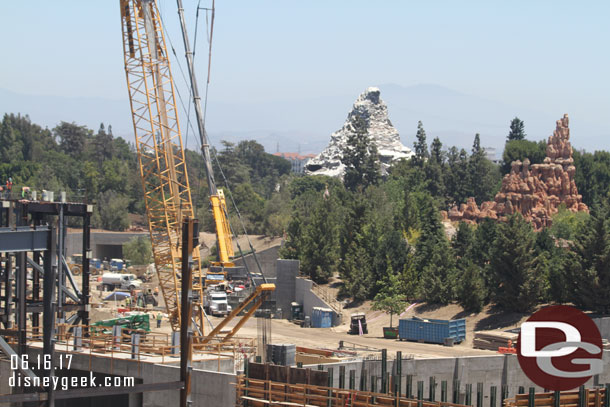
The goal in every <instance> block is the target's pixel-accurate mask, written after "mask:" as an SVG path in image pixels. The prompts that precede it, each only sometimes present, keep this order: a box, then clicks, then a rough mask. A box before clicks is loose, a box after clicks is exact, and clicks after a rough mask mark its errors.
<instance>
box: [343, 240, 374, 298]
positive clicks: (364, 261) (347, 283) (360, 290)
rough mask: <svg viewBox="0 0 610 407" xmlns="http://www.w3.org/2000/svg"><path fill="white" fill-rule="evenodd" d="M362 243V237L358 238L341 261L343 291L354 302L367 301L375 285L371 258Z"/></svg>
mask: <svg viewBox="0 0 610 407" xmlns="http://www.w3.org/2000/svg"><path fill="white" fill-rule="evenodd" d="M361 242H362V237H361V236H359V235H358V236H356V238H355V239H354V241H352V242H351V243H350V244H349V246H348V248H347V252H346V253H345V257H344V258H343V259H342V261H341V269H342V270H343V272H342V273H341V275H342V276H343V290H342V291H343V293H344V294H346V295H348V296H350V297H351V298H353V299H354V301H364V300H366V299H367V298H368V297H369V294H370V292H371V290H372V288H373V285H374V280H373V271H372V267H371V257H370V256H369V254H368V253H367V251H366V250H365V248H364V246H363V245H362V243H361Z"/></svg>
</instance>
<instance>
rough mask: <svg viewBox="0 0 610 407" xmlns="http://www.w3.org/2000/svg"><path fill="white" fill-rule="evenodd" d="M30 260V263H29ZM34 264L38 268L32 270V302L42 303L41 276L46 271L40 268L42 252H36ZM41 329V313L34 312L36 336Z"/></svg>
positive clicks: (33, 329) (33, 328)
mask: <svg viewBox="0 0 610 407" xmlns="http://www.w3.org/2000/svg"><path fill="white" fill-rule="evenodd" d="M29 260H30V259H29V258H28V263H29ZM33 263H34V264H36V266H38V268H36V267H34V268H33V269H32V301H33V302H38V301H40V274H41V273H44V270H43V269H42V267H41V266H40V252H34V261H33ZM39 327H40V312H34V313H33V314H32V332H33V334H34V335H38V334H39V333H40V332H39Z"/></svg>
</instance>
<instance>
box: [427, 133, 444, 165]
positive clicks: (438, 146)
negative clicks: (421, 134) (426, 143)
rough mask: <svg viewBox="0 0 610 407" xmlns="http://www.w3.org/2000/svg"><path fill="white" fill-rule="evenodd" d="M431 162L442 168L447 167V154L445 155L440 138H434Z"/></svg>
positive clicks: (431, 145)
mask: <svg viewBox="0 0 610 407" xmlns="http://www.w3.org/2000/svg"><path fill="white" fill-rule="evenodd" d="M430 161H433V162H435V163H437V164H438V165H440V166H441V168H442V167H443V166H444V165H445V154H444V153H443V143H441V140H440V139H439V138H438V137H434V140H432V144H430Z"/></svg>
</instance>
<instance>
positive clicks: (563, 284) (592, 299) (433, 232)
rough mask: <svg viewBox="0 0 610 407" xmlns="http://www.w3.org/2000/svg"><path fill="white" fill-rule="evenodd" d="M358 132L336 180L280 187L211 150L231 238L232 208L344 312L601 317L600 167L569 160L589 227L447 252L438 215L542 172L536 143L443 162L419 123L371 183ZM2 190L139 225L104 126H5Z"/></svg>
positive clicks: (370, 155)
mask: <svg viewBox="0 0 610 407" xmlns="http://www.w3.org/2000/svg"><path fill="white" fill-rule="evenodd" d="M355 127H356V129H357V131H356V134H354V135H352V136H351V138H350V140H349V143H348V145H349V146H350V147H349V148H346V149H345V150H344V151H343V162H344V164H346V166H347V170H346V174H345V177H344V178H343V180H339V179H337V178H329V177H324V176H299V175H296V174H290V163H289V162H288V161H286V160H283V159H282V158H279V157H275V156H273V155H271V154H268V153H266V152H265V150H264V148H263V147H262V146H261V145H260V144H258V143H257V142H255V141H242V142H239V143H237V144H233V143H228V142H223V145H222V147H221V148H220V149H218V150H216V149H213V151H212V157H213V165H214V170H215V172H216V178H217V181H218V183H219V186H220V187H222V188H224V189H225V193H226V195H227V196H228V197H229V199H228V200H229V211H230V213H229V215H230V217H231V221H232V225H233V227H234V228H235V229H236V231H237V232H239V231H240V229H241V226H240V225H241V222H239V221H238V219H237V210H236V209H235V208H239V213H240V215H241V220H242V221H243V224H244V226H245V229H246V230H247V231H248V232H250V233H259V234H267V235H273V236H281V235H285V236H286V241H285V244H284V247H283V249H282V256H283V257H285V258H296V259H299V260H301V269H302V272H303V273H304V274H306V275H308V276H310V277H311V278H312V279H314V280H315V281H317V282H322V283H323V282H326V281H328V280H329V279H330V278H331V277H333V276H339V277H340V278H341V281H342V295H344V296H345V297H348V298H351V299H353V300H355V301H363V300H366V299H373V298H375V297H376V296H378V295H381V296H383V295H386V296H387V295H390V294H391V296H393V297H397V296H398V297H400V299H401V300H408V301H415V300H418V301H430V302H437V303H448V302H451V301H458V302H459V303H461V304H462V305H464V307H465V308H467V309H469V310H477V309H480V307H482V306H483V305H484V304H487V303H493V304H497V305H498V306H500V307H503V308H506V309H512V310H522V309H526V308H528V307H531V306H533V305H534V304H536V303H538V302H544V301H557V302H566V301H570V302H573V303H576V304H579V305H581V306H583V307H588V308H592V309H597V310H600V311H607V310H608V307H609V305H608V304H607V302H608V301H607V300H605V299H604V291H603V290H604V289H605V288H606V287H608V282H609V281H608V278H609V277H608V276H607V274H608V273H609V270H610V264H609V263H608V262H609V261H610V260H609V257H610V255H609V253H610V243H609V242H610V238H609V236H608V233H609V230H610V225H609V223H608V222H609V221H608V220H607V219H608V218H610V216H608V198H607V197H608V192H609V188H610V153H608V152H606V151H596V152H594V153H589V152H584V151H578V150H577V151H575V153H574V160H575V166H576V176H575V180H576V184H577V187H578V189H579V193H581V194H582V195H583V201H584V202H585V203H586V204H587V205H589V207H590V208H592V211H591V215H588V214H584V213H578V214H574V213H571V212H569V211H566V210H564V209H561V210H560V211H559V213H558V214H556V215H555V216H554V218H553V226H552V227H550V228H548V229H545V230H542V231H540V232H534V231H533V230H532V228H531V226H530V225H529V223H527V222H525V221H524V220H523V219H522V218H520V217H519V215H515V216H513V217H511V218H510V219H509V220H508V222H506V223H497V222H494V221H491V220H486V221H483V222H482V223H480V224H479V225H469V224H465V223H464V224H459V225H457V227H456V230H455V233H454V235H453V236H452V237H451V238H449V237H447V233H446V227H445V225H443V223H442V222H441V219H440V215H439V213H440V210H443V209H444V210H447V209H449V208H450V207H451V206H453V205H455V204H458V205H459V204H460V203H464V202H466V199H467V198H468V197H470V196H474V197H475V198H476V200H477V202H479V203H480V202H482V201H485V200H489V199H492V198H493V196H494V195H495V194H496V192H497V191H498V190H499V188H500V184H501V178H502V176H503V175H504V174H506V173H507V172H508V171H509V170H510V162H511V161H512V160H515V159H520V160H523V159H524V158H526V157H528V158H529V159H530V161H531V162H533V163H535V162H542V160H543V159H544V156H545V151H546V143H545V142H544V141H541V142H537V141H530V140H528V139H527V136H526V134H525V132H524V128H523V123H522V122H520V121H519V120H518V119H516V118H515V120H513V122H512V123H511V131H510V134H509V136H508V137H507V141H506V144H505V148H504V152H503V157H502V160H501V161H500V162H499V163H494V162H491V161H489V160H488V159H487V157H486V154H485V151H484V149H483V148H482V147H481V140H480V136H479V135H475V136H474V139H473V144H472V148H471V149H470V151H466V150H465V149H460V148H457V147H448V148H447V147H445V146H443V145H442V143H441V142H440V140H439V139H438V138H435V139H434V140H432V142H431V143H428V141H427V138H426V132H425V130H424V127H423V124H422V123H419V125H418V128H417V131H416V134H415V143H414V149H413V150H414V152H415V155H414V157H412V158H411V159H409V160H400V161H398V162H395V163H394V164H393V165H392V166H391V167H390V168H389V170H388V174H387V175H384V176H382V175H381V172H380V165H379V160H378V156H377V151H376V149H375V146H374V145H372V144H371V143H370V140H369V139H368V135H367V134H366V126H364V124H363V123H361V125H357V126H355ZM185 154H186V163H187V167H188V173H189V177H190V185H191V192H192V197H193V202H194V204H195V207H196V209H197V214H198V217H199V218H200V220H201V222H202V224H203V227H204V229H207V230H209V231H213V226H214V225H213V219H212V218H211V215H210V213H209V206H208V192H207V191H208V189H207V184H206V177H205V174H204V166H203V160H202V158H201V155H200V153H199V152H195V151H192V150H186V152H185ZM8 177H11V178H12V180H13V183H14V190H19V188H20V187H21V186H29V187H31V188H33V189H37V190H41V189H47V190H53V191H61V190H65V191H67V192H68V195H69V196H72V197H75V198H77V199H78V198H80V199H85V200H87V201H90V202H94V203H96V204H97V205H95V212H94V217H93V225H94V226H95V227H101V228H105V229H111V230H122V229H124V228H126V227H128V226H129V217H128V215H129V214H130V213H132V214H141V215H143V214H144V213H145V208H144V206H143V199H142V198H143V197H142V187H141V184H140V179H139V169H138V166H137V158H136V152H135V148H134V146H133V144H130V143H128V142H127V141H125V140H124V139H122V138H120V137H114V135H113V134H112V128H111V126H104V125H100V127H99V129H98V130H97V131H96V132H95V131H93V130H90V129H88V128H86V127H85V126H80V125H78V124H75V123H67V122H61V123H60V124H59V125H58V126H56V127H55V128H53V129H46V128H42V127H41V126H39V125H37V124H34V123H32V122H31V121H30V119H29V118H28V117H27V116H21V115H15V114H5V115H4V117H3V119H2V122H1V123H0V181H1V182H2V183H4V181H5V180H7V179H8ZM232 201H234V202H235V204H236V205H235V206H233V204H232ZM389 287H391V288H392V289H391V290H390V289H389ZM396 287H397V288H396ZM394 288H396V289H394ZM390 291H391V293H389V292H390Z"/></svg>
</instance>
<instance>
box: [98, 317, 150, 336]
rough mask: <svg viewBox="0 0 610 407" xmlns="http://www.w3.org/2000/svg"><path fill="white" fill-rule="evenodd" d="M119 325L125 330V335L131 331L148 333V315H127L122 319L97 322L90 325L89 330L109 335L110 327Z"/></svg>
mask: <svg viewBox="0 0 610 407" xmlns="http://www.w3.org/2000/svg"><path fill="white" fill-rule="evenodd" d="M116 325H119V326H120V327H121V328H123V329H127V330H128V331H127V334H130V333H131V330H134V331H136V330H138V331H145V332H150V318H149V316H148V314H135V315H128V316H125V317H122V318H112V319H104V320H102V321H97V322H95V323H93V324H92V325H91V330H92V331H93V332H96V333H105V334H111V333H112V327H113V326H116Z"/></svg>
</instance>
